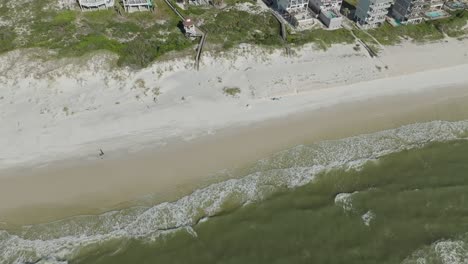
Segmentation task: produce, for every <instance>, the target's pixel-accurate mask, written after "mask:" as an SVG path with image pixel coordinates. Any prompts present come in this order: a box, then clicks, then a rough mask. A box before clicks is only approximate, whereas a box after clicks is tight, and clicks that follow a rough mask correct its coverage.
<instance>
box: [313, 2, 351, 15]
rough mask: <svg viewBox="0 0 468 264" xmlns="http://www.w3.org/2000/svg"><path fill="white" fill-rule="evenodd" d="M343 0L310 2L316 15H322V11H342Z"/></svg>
mask: <svg viewBox="0 0 468 264" xmlns="http://www.w3.org/2000/svg"><path fill="white" fill-rule="evenodd" d="M342 3H343V0H310V1H309V7H310V9H312V11H314V12H315V13H317V14H318V13H320V11H322V10H331V9H333V10H340V9H341V4H342Z"/></svg>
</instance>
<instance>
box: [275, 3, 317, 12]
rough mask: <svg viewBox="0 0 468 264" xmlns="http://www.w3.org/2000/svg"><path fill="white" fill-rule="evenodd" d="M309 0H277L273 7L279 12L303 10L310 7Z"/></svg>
mask: <svg viewBox="0 0 468 264" xmlns="http://www.w3.org/2000/svg"><path fill="white" fill-rule="evenodd" d="M308 4H309V0H275V1H273V7H274V8H275V9H276V10H278V11H279V12H281V13H282V12H289V13H292V12H302V11H306V10H307V8H308Z"/></svg>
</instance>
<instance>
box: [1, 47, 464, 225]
mask: <svg viewBox="0 0 468 264" xmlns="http://www.w3.org/2000/svg"><path fill="white" fill-rule="evenodd" d="M463 43H468V40H465V41H454V42H453V43H451V44H446V43H436V44H428V45H425V46H420V50H419V49H416V48H415V47H414V46H412V47H411V45H410V46H409V47H410V48H408V51H406V50H405V52H402V54H400V55H398V56H397V55H395V54H393V55H395V56H393V55H392V54H387V53H391V52H394V51H395V50H403V49H404V48H405V46H403V47H390V48H388V49H387V50H386V51H385V52H384V55H383V56H382V58H379V59H377V60H374V59H370V58H367V57H365V56H362V54H357V55H356V54H354V53H353V54H351V57H343V56H344V55H346V54H349V50H352V46H339V47H335V48H334V49H332V50H331V51H329V52H328V53H327V52H319V51H303V53H302V54H301V55H300V56H299V58H283V57H281V56H280V55H278V54H273V55H271V54H270V55H267V56H266V57H261V58H257V59H256V61H254V62H252V63H250V64H248V63H247V62H248V61H249V60H250V59H252V56H253V55H252V54H250V55H246V56H247V57H245V58H242V57H241V58H236V59H235V60H233V61H230V60H229V58H227V59H226V58H225V59H224V60H222V62H216V60H215V59H214V58H208V59H207V60H206V61H205V62H204V63H205V66H206V67H207V68H208V69H206V70H204V71H202V72H200V73H196V72H193V71H190V70H187V69H184V67H183V65H184V62H183V61H182V62H181V61H179V62H174V63H175V65H176V66H177V69H173V70H168V71H166V72H162V73H161V76H160V77H159V78H158V79H157V80H156V81H154V82H153V83H151V82H150V81H149V80H151V78H152V76H153V75H152V73H153V72H156V73H157V70H158V68H157V67H166V66H167V65H166V66H161V65H159V66H158V65H156V66H154V67H152V68H149V69H145V70H143V71H141V72H138V73H132V74H133V75H132V74H130V73H125V74H127V75H125V76H126V77H128V78H129V80H125V78H124V79H123V80H122V79H119V78H117V77H115V76H114V75H113V76H114V77H115V79H112V78H114V77H112V78H111V79H106V78H107V77H106V76H105V75H103V72H106V71H105V70H102V69H100V68H99V67H98V66H97V65H98V64H97V63H99V62H102V61H100V60H99V58H97V62H96V61H94V62H92V65H94V67H96V68H95V70H96V72H95V73H94V75H93V74H90V73H89V72H87V73H86V72H85V73H83V74H82V75H83V76H86V77H89V78H91V80H93V81H81V83H80V82H79V78H76V76H69V75H67V74H66V73H65V74H64V75H60V74H58V73H57V71H58V72H61V71H64V69H61V67H60V65H58V66H56V67H58V68H54V69H52V70H51V71H50V72H48V73H46V75H45V76H49V77H50V76H55V77H54V79H52V80H48V81H44V80H42V78H43V77H44V75H39V76H36V77H35V78H39V79H40V80H39V79H38V80H39V81H38V83H39V84H37V85H36V84H35V85H36V86H34V85H32V80H33V79H30V77H27V78H25V80H12V82H11V83H14V82H15V81H18V83H17V84H15V85H13V84H12V85H11V88H12V89H13V88H18V91H12V93H13V94H14V95H13V96H11V98H5V99H4V100H8V99H10V102H12V103H11V105H10V106H4V107H3V108H0V114H2V116H3V117H6V122H5V124H6V126H4V128H3V129H1V130H0V135H1V136H2V137H1V139H0V143H2V144H1V145H2V146H5V148H4V149H3V150H1V151H2V152H1V153H0V154H1V155H0V156H2V157H3V158H2V159H3V160H0V167H3V168H8V167H10V168H13V169H3V170H0V215H1V217H0V227H2V228H3V226H2V224H1V222H4V223H6V224H4V225H5V226H7V227H10V226H12V227H13V226H18V225H24V224H32V223H39V222H49V221H53V220H57V219H61V218H64V217H69V216H73V215H77V214H96V213H101V212H104V211H109V210H114V209H119V208H124V207H128V206H132V205H136V204H145V203H147V204H154V203H158V202H163V201H168V200H174V199H177V198H179V197H181V196H183V195H186V194H188V193H190V192H192V191H193V190H194V189H197V188H200V187H204V186H206V185H208V184H209V183H213V182H216V181H219V180H223V179H227V178H228V176H219V175H220V174H219V172H220V171H223V170H225V171H226V170H227V171H228V172H232V173H234V174H233V175H230V176H229V177H237V176H239V175H235V170H236V169H239V168H242V167H245V166H248V164H250V163H251V162H253V161H256V160H258V159H261V158H264V157H266V156H268V155H270V154H272V153H274V152H276V151H280V150H282V149H285V148H289V147H292V146H295V145H298V144H306V143H312V142H316V141H320V140H328V139H338V138H344V137H349V136H354V135H358V134H362V133H370V132H376V131H380V130H384V129H390V128H395V127H399V126H402V125H406V124H411V123H415V122H425V121H431V120H465V119H468V76H467V75H466V72H468V57H467V55H466V54H468V45H465V46H463ZM408 45H409V44H408ZM430 45H435V46H430ZM444 45H454V47H455V46H457V47H458V46H459V45H462V47H463V48H464V49H460V50H455V51H452V52H451V53H450V54H449V55H446V56H445V57H446V60H443V61H434V60H437V59H438V57H437V56H439V55H437V54H436V55H434V56H435V57H434V56H432V57H427V58H425V56H427V55H428V54H430V53H427V52H430V50H431V49H430V47H433V48H434V47H435V49H437V48H439V49H441V50H439V52H442V49H446V47H443V46H444ZM406 47H408V46H406ZM411 50H413V51H414V50H416V51H418V52H419V53H418V52H416V53H417V54H416V55H414V56H415V57H414V58H415V59H414V60H415V61H408V65H405V66H403V67H401V68H399V69H395V70H394V71H392V69H393V68H394V67H396V66H395V65H397V63H398V62H399V59H400V60H401V59H404V58H405V57H407V56H408V54H409V53H410V51H411ZM330 52H342V53H339V54H338V55H336V57H334V56H335V55H333V54H330ZM458 53H460V54H464V55H463V56H459V55H460V54H458ZM385 54H386V55H385ZM257 55H258V54H257ZM278 56H280V57H278ZM314 56H318V58H315V57H314ZM320 56H322V58H320ZM265 58H269V60H268V59H265ZM337 58H342V59H343V63H342V64H343V65H341V64H340V62H342V61H336V59H337ZM417 58H420V59H424V58H425V60H422V61H419V62H418V61H416V59H417ZM101 59H102V58H101ZM262 60H263V61H262ZM265 60H266V61H265ZM275 60H279V62H277V61H275ZM295 60H297V62H296V63H295V64H294V63H293V62H294V61H295ZM314 60H315V61H314ZM407 60H409V59H408V58H407ZM431 60H432V61H434V62H433V63H432V64H428V62H429V61H431ZM104 61H105V60H104ZM259 61H260V62H259ZM284 62H289V63H290V65H286V66H285V65H284V64H283V63H284ZM319 62H322V63H324V64H323V65H322V66H323V67H324V69H323V70H321V71H323V72H328V71H330V70H334V71H338V70H343V71H344V72H343V73H337V72H334V73H333V74H332V75H327V76H318V77H317V76H316V75H317V74H318V73H317V74H314V76H305V75H304V74H305V73H308V72H310V71H311V70H310V69H308V68H304V69H302V68H303V67H305V66H310V65H315V63H319ZM346 63H349V64H346ZM361 63H362V64H363V68H362V69H361V68H360V69H348V70H346V69H347V68H348V67H353V66H356V65H361ZM417 63H420V64H421V65H423V64H427V67H426V68H424V69H419V68H418V67H416V66H417ZM20 64H21V63H20ZM376 64H377V65H382V66H379V67H384V66H383V65H390V66H389V68H390V70H389V71H392V72H391V73H389V72H385V71H384V70H382V69H381V70H378V69H377V68H376V66H375V65H376ZM14 65H16V64H14ZM219 65H223V67H224V68H221V69H220V70H219V71H218V72H215V73H213V72H210V71H209V70H210V69H214V68H217V67H219ZM249 65H253V66H254V67H257V68H255V69H250V70H246V69H247V68H248V67H249ZM16 66H17V67H18V69H22V70H24V71H26V70H27V68H21V67H20V65H16ZM85 66H87V65H85ZM88 66H89V65H88ZM67 67H69V68H67ZM155 67H156V68H155ZM333 67H336V68H333ZM411 67H413V69H415V71H416V72H406V71H405V70H406V69H408V68H411ZM0 68H1V67H0ZM283 68H285V69H287V70H286V72H282V71H281V69H283ZM66 69H68V70H71V69H73V70H76V69H75V68H74V66H70V65H66V66H65V70H66ZM159 69H160V68H159ZM370 69H373V70H374V72H372V74H370V75H366V74H367V71H369V70H370ZM418 69H419V70H420V71H418ZM0 70H2V69H0ZM3 70H5V69H3ZM294 70H297V71H298V72H294ZM317 70H318V71H320V69H319V68H317ZM122 71H123V70H121V71H118V72H117V73H113V74H116V75H119V74H121V73H123V72H122ZM230 71H232V72H230ZM250 71H253V72H250ZM0 72H2V71H0ZM3 72H4V71H3ZM359 72H361V74H362V76H360V77H355V78H356V79H353V80H349V79H346V78H348V77H349V76H351V75H353V74H355V73H359ZM223 73H224V74H225V75H222V76H223V77H225V78H223V80H221V82H219V79H218V78H219V76H220V75H221V74H223ZM8 74H13V75H14V74H18V72H10V73H7V74H6V75H5V76H6V77H8V76H9V75H8ZM36 74H38V73H36ZM184 74H185V75H184ZM275 74H276V75H277V76H273V77H274V78H276V77H277V78H278V80H282V82H278V83H275V82H274V81H273V80H272V75H275ZM294 74H295V75H294ZM198 75H200V76H199V77H195V76H198ZM335 75H337V76H335ZM93 76H94V77H93ZM291 76H295V78H293V77H291ZM33 78H34V77H33ZM92 78H94V79H92ZM193 78H196V79H193ZM197 78H198V79H197ZM202 78H206V82H205V83H204V85H201V84H198V85H197V84H196V82H197V81H194V80H199V81H200V83H201V82H202ZM316 78H318V79H316ZM330 78H331V79H330ZM335 78H336V80H335ZM101 79H103V80H107V81H108V82H109V83H110V85H108V86H106V87H104V88H102V90H99V89H98V91H92V90H91V89H89V88H95V89H97V88H99V85H100V83H99V82H98V80H101ZM139 79H142V80H145V82H146V85H147V86H148V87H153V85H161V86H160V89H161V95H160V98H158V102H157V103H155V104H154V105H151V106H149V105H150V104H151V103H152V101H153V100H152V98H151V97H148V98H146V97H143V94H144V93H145V89H146V87H145V88H142V87H134V86H135V85H136V84H137V83H136V82H135V83H134V82H133V81H134V80H139ZM73 80H76V83H75V82H74V81H73ZM191 80H192V82H190V81H191ZM317 80H319V83H318V82H317ZM343 80H346V81H345V82H346V83H351V84H347V85H344V84H343V83H342V81H343ZM3 81H5V80H3ZM0 83H2V79H1V78H0ZM118 83H123V84H121V85H123V86H120V88H118V89H115V88H116V87H115V85H117V84H118ZM234 84H238V85H240V86H242V91H243V92H242V93H241V94H240V95H238V97H236V98H232V97H229V96H226V95H224V94H223V93H222V91H221V90H222V87H226V86H232V85H234ZM28 85H30V86H31V87H30V86H28ZM67 85H68V86H67ZM189 85H193V86H194V87H189ZM122 87H123V88H122ZM250 87H254V88H255V89H254V90H250V92H251V93H252V91H253V93H254V94H249V92H247V91H249V89H250ZM121 88H122V89H121ZM184 88H187V91H186V90H184ZM44 89H48V90H44ZM80 89H85V90H84V91H80ZM140 90H142V91H140ZM136 91H138V92H136ZM28 92H30V93H32V94H33V96H35V97H34V98H23V101H13V99H18V98H21V97H22V96H24V95H26V94H28ZM88 92H90V93H88ZM93 92H94V93H93ZM146 92H147V93H149V91H146ZM62 94H63V95H62ZM135 94H136V95H135ZM187 94H188V95H187ZM51 95H55V96H56V97H57V98H55V97H54V98H53V99H47V100H49V101H46V102H45V103H44V102H42V101H41V100H43V98H44V97H46V98H47V96H51ZM107 96H112V98H110V99H109V100H107V98H106V97H107ZM136 96H140V97H139V99H137V100H135V99H136ZM184 96H187V97H186V98H185V99H184V100H180V98H181V97H184ZM272 97H278V98H280V100H271V98H272ZM12 98H13V99H12ZM63 98H68V99H67V100H69V101H68V102H69V103H70V104H71V103H72V100H77V102H76V104H75V105H73V107H72V106H70V111H73V109H74V108H75V107H78V105H79V104H80V103H81V104H85V103H89V102H93V104H94V105H101V106H100V107H97V108H96V109H92V110H87V109H86V108H84V110H83V109H82V110H78V109H77V110H76V113H74V114H68V113H65V112H66V111H64V110H63V109H65V107H63V109H60V107H62V106H63V104H62V103H61V102H59V101H60V100H62V99H63ZM116 98H121V99H122V100H121V99H119V100H120V101H121V102H120V101H119V102H120V103H119V105H116V104H115V103H114V101H115V100H116ZM140 99H141V100H140ZM28 100H31V102H36V106H34V107H37V106H39V108H40V107H43V106H44V105H54V104H55V107H56V108H57V107H58V109H56V110H55V111H56V112H53V111H52V110H50V109H49V110H50V112H47V111H46V112H45V114H44V113H42V112H41V114H38V113H33V110H34V111H36V110H37V108H31V109H32V110H31V109H29V108H27V107H28V106H29V105H28V103H29V104H31V102H29V101H28ZM100 100H101V101H100ZM102 100H104V101H102ZM39 101H41V102H40V103H38V102H39ZM105 103H106V104H105ZM153 103H154V102H153ZM122 105H123V107H124V108H123V109H122V108H118V107H120V106H122ZM247 105H249V107H247ZM15 107H16V108H17V109H19V111H18V113H16V112H15V111H14V109H13V108H15ZM12 109H13V111H12ZM8 111H10V112H8ZM41 111H42V110H41ZM126 111H128V113H127V112H126ZM44 116H45V117H44ZM18 118H19V119H21V120H25V123H26V125H24V124H23V125H22V126H21V127H18V126H17V125H16V124H15V121H16V122H18V121H17V119H18ZM36 118H37V120H36ZM28 122H29V123H30V124H27V123H28ZM18 123H19V122H18ZM317 124H319V125H317ZM94 133H95V134H96V135H94ZM91 139H92V140H91ZM23 141H24V142H23ZM15 144H17V145H15ZM99 148H103V149H104V151H105V152H106V154H105V156H104V157H105V159H104V160H101V159H99V157H98V155H97V154H98V149H99ZM252 149H254V150H255V151H252ZM226 150H229V151H226ZM67 153H72V155H69V156H67ZM27 155H29V157H26V156H27ZM34 157H36V158H37V157H39V158H42V161H41V162H42V165H40V166H32V164H34V163H32V162H33V161H35V160H34ZM8 158H10V163H9V162H8ZM54 160H55V161H54ZM57 160H58V161H57ZM35 164H38V163H37V160H36V163H35ZM20 165H26V166H24V167H23V168H22V169H19V166H20ZM221 174H222V173H221ZM2 201H3V202H2ZM31 219H34V220H31ZM12 222H14V223H15V225H12V224H11V223H12Z"/></svg>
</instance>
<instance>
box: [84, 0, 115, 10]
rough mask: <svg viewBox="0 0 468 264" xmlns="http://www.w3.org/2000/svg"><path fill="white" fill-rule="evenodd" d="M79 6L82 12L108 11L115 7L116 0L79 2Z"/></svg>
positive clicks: (85, 0) (86, 0)
mask: <svg viewBox="0 0 468 264" xmlns="http://www.w3.org/2000/svg"><path fill="white" fill-rule="evenodd" d="M75 3H76V2H75ZM78 5H79V6H80V8H81V10H82V11H85V10H99V9H107V8H112V7H114V0H78Z"/></svg>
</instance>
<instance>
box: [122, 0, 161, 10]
mask: <svg viewBox="0 0 468 264" xmlns="http://www.w3.org/2000/svg"><path fill="white" fill-rule="evenodd" d="M122 4H123V7H124V9H125V11H127V12H134V11H151V10H152V9H153V7H154V3H153V0H122Z"/></svg>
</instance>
